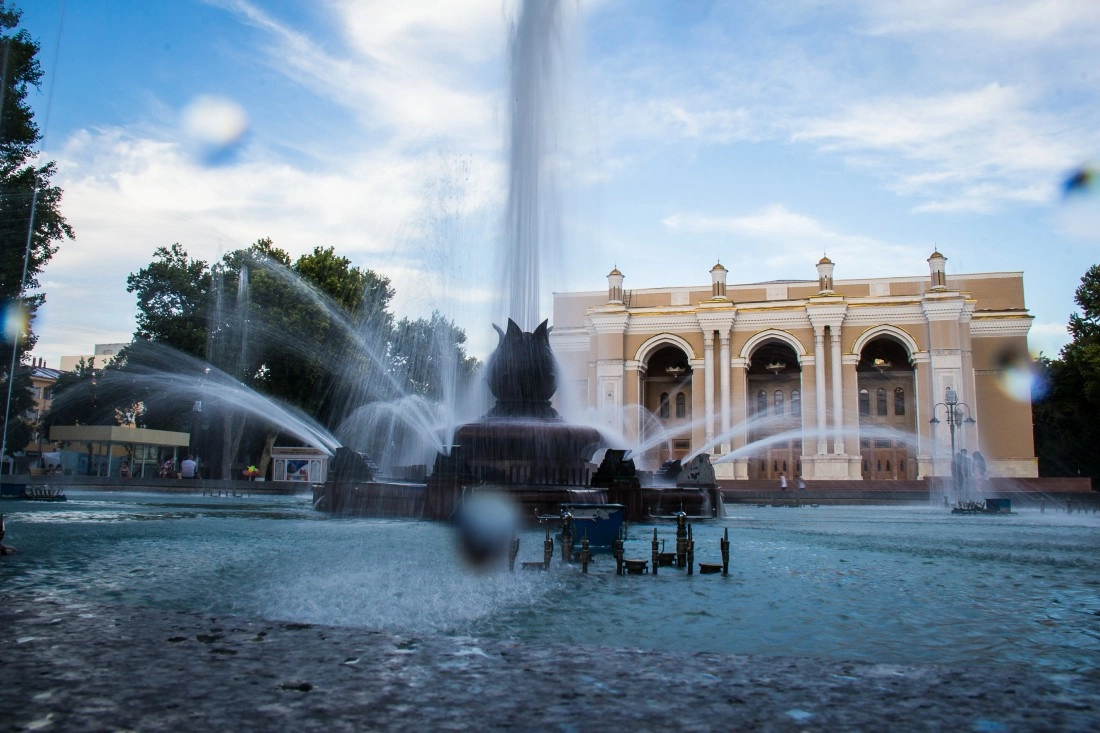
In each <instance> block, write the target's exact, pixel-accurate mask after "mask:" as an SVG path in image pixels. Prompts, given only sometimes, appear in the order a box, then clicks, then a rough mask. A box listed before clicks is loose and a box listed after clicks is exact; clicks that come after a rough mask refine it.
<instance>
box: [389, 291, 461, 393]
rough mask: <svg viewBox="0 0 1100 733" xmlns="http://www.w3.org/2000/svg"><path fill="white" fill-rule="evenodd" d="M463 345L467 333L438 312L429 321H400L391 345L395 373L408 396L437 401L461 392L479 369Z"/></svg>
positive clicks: (403, 319)
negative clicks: (412, 395)
mask: <svg viewBox="0 0 1100 733" xmlns="http://www.w3.org/2000/svg"><path fill="white" fill-rule="evenodd" d="M465 343H466V333H465V332H464V331H463V330H462V329H460V328H458V327H457V326H455V325H454V322H453V321H450V320H448V319H447V318H445V317H444V316H443V314H441V313H439V312H438V311H433V312H432V317H431V318H430V319H428V320H425V319H423V318H418V319H417V320H415V321H410V320H409V319H407V318H402V319H401V320H400V321H398V322H397V326H396V327H395V329H394V335H393V339H392V342H391V352H390V358H391V360H392V362H393V369H394V373H395V374H397V375H398V377H399V379H400V380H401V383H402V385H403V386H404V389H405V391H407V392H408V393H410V394H417V395H420V396H421V397H426V398H428V399H434V400H438V399H442V398H444V397H445V396H447V395H448V394H451V395H453V394H456V393H460V392H461V391H462V390H464V389H465V388H466V386H468V385H469V384H470V382H471V380H472V379H473V377H474V375H475V374H476V373H477V369H478V366H479V364H478V361H477V359H476V358H474V357H472V356H467V355H466V347H465V346H464V344H465Z"/></svg>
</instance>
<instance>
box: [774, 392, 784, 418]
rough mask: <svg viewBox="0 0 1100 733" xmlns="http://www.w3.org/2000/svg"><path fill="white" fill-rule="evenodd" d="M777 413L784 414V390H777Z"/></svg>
mask: <svg viewBox="0 0 1100 733" xmlns="http://www.w3.org/2000/svg"><path fill="white" fill-rule="evenodd" d="M775 414H776V415H782V414H783V390H781V389H777V390H775Z"/></svg>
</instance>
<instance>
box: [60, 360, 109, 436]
mask: <svg viewBox="0 0 1100 733" xmlns="http://www.w3.org/2000/svg"><path fill="white" fill-rule="evenodd" d="M102 372H103V368H102V367H97V366H96V363H95V357H91V358H90V359H88V360H87V361H85V360H84V359H83V358H81V359H80V361H79V362H77V365H76V368H75V369H73V370H72V371H71V372H61V376H60V377H58V379H57V383H56V384H54V386H53V404H52V406H51V407H50V412H49V414H48V415H47V416H46V422H47V423H48V424H49V425H107V424H109V422H108V420H107V415H106V412H105V406H104V405H103V404H102V400H100V397H99V390H98V385H97V377H98V376H99V375H101V374H102Z"/></svg>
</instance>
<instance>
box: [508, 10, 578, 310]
mask: <svg viewBox="0 0 1100 733" xmlns="http://www.w3.org/2000/svg"><path fill="white" fill-rule="evenodd" d="M561 15H562V13H561V3H560V2H559V0H545V2H523V3H520V11H519V18H518V20H517V21H516V25H515V26H514V28H513V29H512V36H511V47H510V49H509V50H510V60H511V79H510V82H511V86H510V94H509V102H510V108H511V127H510V128H509V137H510V140H509V161H508V173H509V182H508V210H507V220H506V226H505V235H504V236H505V241H504V257H503V263H504V273H503V276H504V282H503V288H502V291H501V292H504V293H506V294H507V296H506V303H505V307H506V309H507V310H506V312H505V314H504V315H505V316H506V317H508V318H511V319H512V320H513V321H515V322H516V323H517V324H518V325H519V326H520V328H521V329H522V330H524V331H529V330H532V329H534V327H535V325H536V324H538V323H539V322H540V321H541V320H542V319H541V318H540V316H539V308H540V300H541V293H542V288H541V276H542V264H543V263H544V261H545V260H546V259H547V257H548V255H549V254H551V253H552V252H553V251H556V250H555V248H556V246H557V245H558V244H559V242H558V238H559V236H560V230H559V223H558V196H559V194H558V188H557V185H556V172H555V170H554V166H553V165H552V164H551V161H550V158H551V156H552V155H553V154H554V152H555V151H556V147H557V140H558V130H557V126H558V122H559V119H560V115H559V114H558V109H557V107H558V101H559V100H560V98H561V71H562V67H563V63H562V17H561ZM502 322H503V321H502Z"/></svg>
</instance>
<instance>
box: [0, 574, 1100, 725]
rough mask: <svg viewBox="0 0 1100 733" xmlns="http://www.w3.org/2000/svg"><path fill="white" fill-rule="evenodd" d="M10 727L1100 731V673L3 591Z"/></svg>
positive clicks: (0, 706) (1, 670)
mask: <svg viewBox="0 0 1100 733" xmlns="http://www.w3.org/2000/svg"><path fill="white" fill-rule="evenodd" d="M0 635H2V638H3V639H4V641H3V645H2V646H0V650H2V651H0V731H21V730H45V731H103V730H134V731H180V730H228V729H232V730H234V731H279V730H294V731H311V730H323V731H365V730H384V731H406V730H408V731H412V730H417V731H430V730H447V731H462V730H470V731H474V730H476V731H495V730H504V729H508V730H520V731H523V730H536V731H601V732H602V731H650V730H652V731H709V730H721V731H729V730H764V731H838V730H843V731H850V730H855V731H886V730H889V731H979V732H981V733H995V732H997V731H1048V730H1049V731H1095V730H1100V672H1096V671H1094V672H1092V673H1088V674H1077V675H1067V674H1060V675H1055V674H1046V673H1043V672H1041V671H1039V670H1033V669H1027V668H1023V667H997V668H992V669H990V668H960V667H955V668H947V667H938V666H931V665H909V666H898V665H886V664H872V663H862V662H859V663H846V662H834V661H823V660H817V659H807V658H785V657H761V656H726V655H717V654H690V653H675V652H653V651H638V650H632V649H604V648H592V647H586V648H574V647H570V646H567V645H547V644H527V643H514V642H502V641H486V640H478V639H469V638H449V637H442V636H429V635H416V634H394V633H381V632H375V631H369V630H363V629H346V628H334V627H327V626H315V625H309V624H300V623H285V622H278V621H263V620H254V619H246V618H237V617H231V616H216V617H215V616H209V615H202V614H194V613H174V612H165V611H156V610H148V609H139V608H130V607H118V606H104V605H96V604H90V603H79V602H76V601H73V600H64V601H62V600H59V599H57V598H51V597H46V596H36V595H34V594H32V593H24V592H18V593H11V592H9V593H0Z"/></svg>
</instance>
